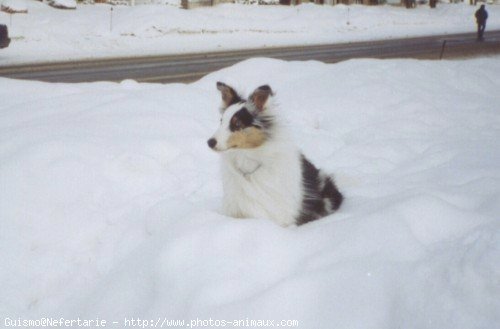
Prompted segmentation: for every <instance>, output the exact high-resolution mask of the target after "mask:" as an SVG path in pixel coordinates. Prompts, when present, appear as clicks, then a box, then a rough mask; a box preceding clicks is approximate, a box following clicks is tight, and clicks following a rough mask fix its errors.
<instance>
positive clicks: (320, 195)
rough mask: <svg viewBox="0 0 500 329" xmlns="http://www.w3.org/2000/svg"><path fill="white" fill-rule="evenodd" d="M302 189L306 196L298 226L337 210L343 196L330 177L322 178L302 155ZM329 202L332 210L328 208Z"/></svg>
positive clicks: (317, 170)
mask: <svg viewBox="0 0 500 329" xmlns="http://www.w3.org/2000/svg"><path fill="white" fill-rule="evenodd" d="M301 163H302V187H303V191H304V196H303V199H302V210H301V212H300V215H299V217H298V218H297V225H302V224H305V223H308V222H310V221H313V220H316V219H319V218H321V217H324V216H326V215H328V214H330V213H332V212H333V211H335V210H337V209H338V208H339V207H340V205H341V203H342V201H343V196H342V194H341V193H340V192H339V190H338V189H337V187H336V186H335V183H334V182H333V179H332V178H331V177H329V176H323V177H321V175H320V171H319V169H318V168H316V167H315V166H314V165H313V164H312V163H311V162H310V161H309V160H307V158H306V157H305V156H304V155H301ZM325 200H328V201H329V203H330V208H331V209H328V208H329V207H328V206H327V202H326V201H325Z"/></svg>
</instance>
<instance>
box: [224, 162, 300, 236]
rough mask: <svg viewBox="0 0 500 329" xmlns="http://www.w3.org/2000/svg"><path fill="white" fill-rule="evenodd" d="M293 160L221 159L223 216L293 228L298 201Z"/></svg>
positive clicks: (296, 169)
mask: <svg viewBox="0 0 500 329" xmlns="http://www.w3.org/2000/svg"><path fill="white" fill-rule="evenodd" d="M289 157H290V158H289ZM297 159H298V158H297V157H296V156H295V155H289V156H282V157H279V156H274V157H269V158H263V159H262V160H260V159H259V160H257V159H255V158H251V157H245V156H233V157H226V158H224V161H223V165H222V174H223V185H224V210H225V212H226V213H227V214H228V215H230V216H234V217H239V218H270V219H272V220H274V221H275V222H277V223H278V224H279V225H282V226H288V225H291V224H294V223H295V219H296V217H297V215H298V213H299V211H300V202H301V200H302V191H301V172H300V164H299V161H298V160H297Z"/></svg>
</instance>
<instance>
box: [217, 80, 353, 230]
mask: <svg viewBox="0 0 500 329" xmlns="http://www.w3.org/2000/svg"><path fill="white" fill-rule="evenodd" d="M217 89H218V90H219V91H220V93H221V96H222V105H221V107H220V112H221V115H222V117H221V123H220V127H219V129H218V130H217V131H216V132H215V134H214V135H213V137H212V138H210V139H209V140H208V146H209V147H210V148H211V149H213V150H214V151H216V152H218V153H220V155H221V157H222V179H223V181H222V184H223V190H224V198H223V211H224V213H225V214H226V215H228V216H232V217H236V218H267V219H271V220H273V221H275V222H276V223H277V224H279V225H281V226H289V225H293V224H295V225H301V224H304V223H307V222H310V221H313V220H316V219H319V218H321V217H324V216H327V215H329V214H331V213H333V212H334V211H335V210H337V209H338V208H339V207H340V205H341V204H342V200H343V196H342V194H341V193H340V192H339V191H338V189H337V187H336V186H335V183H334V180H333V178H332V177H331V176H329V175H327V174H325V173H324V172H322V171H321V170H319V169H317V168H316V167H315V166H314V165H313V164H312V163H311V162H310V161H309V160H308V159H307V158H306V157H305V156H304V155H303V154H302V153H301V152H300V151H299V149H298V148H297V147H296V146H295V145H294V143H292V142H291V141H290V138H288V136H287V135H286V132H285V129H284V128H283V127H282V126H281V125H280V124H279V122H278V121H279V120H278V117H277V115H276V113H275V111H274V106H273V102H272V97H273V91H272V89H271V87H269V86H268V85H264V86H260V87H258V88H257V89H256V90H255V91H254V92H253V93H252V94H251V95H250V96H249V97H248V99H244V98H243V97H242V96H241V95H239V94H238V93H237V92H236V91H235V90H234V89H233V88H232V87H230V86H228V85H226V84H224V83H222V82H217Z"/></svg>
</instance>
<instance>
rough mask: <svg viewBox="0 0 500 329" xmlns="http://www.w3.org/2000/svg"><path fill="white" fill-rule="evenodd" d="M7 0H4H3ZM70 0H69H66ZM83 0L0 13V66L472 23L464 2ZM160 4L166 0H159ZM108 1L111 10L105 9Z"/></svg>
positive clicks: (498, 12)
mask: <svg viewBox="0 0 500 329" xmlns="http://www.w3.org/2000/svg"><path fill="white" fill-rule="evenodd" d="M4 1H12V0H4ZM71 1H73V0H71ZM172 3H173V4H177V3H178V1H174V2H169V1H167V2H166V4H161V3H160V4H150V5H138V6H135V7H131V6H109V5H102V4H101V5H84V4H78V5H77V9H76V10H68V11H66V10H56V9H54V8H51V7H49V6H47V5H46V4H44V3H41V2H38V1H27V2H26V4H27V7H28V9H29V14H28V15H13V16H12V17H11V16H9V15H8V14H7V13H0V23H4V24H8V25H9V30H10V31H9V32H10V35H11V37H12V38H13V42H12V43H11V45H10V46H9V47H8V48H7V49H3V50H2V52H1V53H0V66H6V65H10V64H16V63H17V64H18V63H26V62H28V63H31V62H47V61H61V60H71V59H80V58H87V59H88V58H102V57H113V56H140V55H154V54H174V53H190V52H200V51H220V50H230V49H241V48H259V47H275V46H284V45H303V44H324V43H335V42H351V41H359V40H372V39H389V38H400V37H408V36H422V35H429V34H437V33H439V34H451V33H458V32H474V31H475V30H476V25H475V20H474V11H475V10H476V9H477V7H475V6H470V5H468V4H467V3H465V2H464V3H460V4H444V3H443V4H442V3H440V4H439V5H438V6H437V8H436V9H430V8H429V6H428V5H422V6H419V7H418V8H416V9H411V10H409V9H406V8H402V7H394V6H360V5H352V6H344V5H336V6H320V5H313V4H304V5H300V6H291V7H289V6H255V5H242V4H223V5H218V6H215V7H211V8H197V9H192V10H184V9H180V8H178V7H176V6H173V5H171V4H172ZM167 4H168V5H167ZM111 8H113V11H112V12H111V10H110V9H111ZM487 9H488V11H489V13H490V19H489V20H488V26H487V30H493V29H500V20H498V19H495V17H500V6H498V5H491V6H490V5H488V6H487Z"/></svg>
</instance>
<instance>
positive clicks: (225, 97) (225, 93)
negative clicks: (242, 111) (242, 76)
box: [217, 82, 241, 111]
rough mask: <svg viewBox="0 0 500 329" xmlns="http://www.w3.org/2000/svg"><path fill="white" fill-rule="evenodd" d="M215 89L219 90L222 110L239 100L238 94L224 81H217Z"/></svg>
mask: <svg viewBox="0 0 500 329" xmlns="http://www.w3.org/2000/svg"><path fill="white" fill-rule="evenodd" d="M217 89H218V90H219V91H220V93H221V96H222V106H221V111H224V110H225V109H227V108H228V107H229V106H231V105H233V104H235V103H238V102H239V101H241V97H240V96H238V93H237V92H236V91H235V90H234V89H233V88H231V87H229V86H228V85H226V84H225V83H223V82H217Z"/></svg>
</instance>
